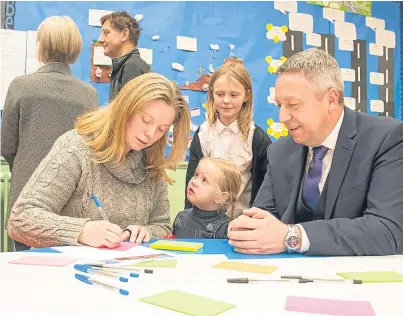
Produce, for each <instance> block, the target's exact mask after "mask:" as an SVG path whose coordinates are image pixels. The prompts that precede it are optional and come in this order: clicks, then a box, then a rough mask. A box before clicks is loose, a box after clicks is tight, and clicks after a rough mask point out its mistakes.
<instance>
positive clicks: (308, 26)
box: [289, 13, 313, 33]
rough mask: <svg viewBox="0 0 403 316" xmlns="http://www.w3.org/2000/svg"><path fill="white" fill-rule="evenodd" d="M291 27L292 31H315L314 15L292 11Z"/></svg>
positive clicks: (290, 17)
mask: <svg viewBox="0 0 403 316" xmlns="http://www.w3.org/2000/svg"><path fill="white" fill-rule="evenodd" d="M289 28H290V30H292V31H300V32H305V33H312V32H313V17H312V15H310V14H304V13H290V16H289Z"/></svg>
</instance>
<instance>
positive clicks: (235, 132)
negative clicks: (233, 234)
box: [199, 119, 256, 218]
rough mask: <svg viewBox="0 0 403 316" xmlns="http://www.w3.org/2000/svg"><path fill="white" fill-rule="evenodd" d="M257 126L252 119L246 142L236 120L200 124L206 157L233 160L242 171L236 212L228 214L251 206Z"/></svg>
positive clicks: (240, 211) (202, 145) (201, 143)
mask: <svg viewBox="0 0 403 316" xmlns="http://www.w3.org/2000/svg"><path fill="white" fill-rule="evenodd" d="M255 129H256V126H255V123H254V122H253V121H252V123H251V126H250V129H249V135H248V139H247V140H246V142H245V141H244V140H243V139H242V133H241V131H240V130H239V127H238V121H237V120H235V121H234V122H232V123H231V124H230V125H228V126H225V125H223V124H222V123H221V121H220V120H219V119H217V120H216V121H215V122H214V123H213V124H212V125H211V126H210V124H209V123H208V122H204V123H203V124H202V125H201V126H200V131H199V139H200V146H201V149H202V152H203V155H204V157H216V158H222V159H226V160H230V161H232V162H233V163H234V164H235V165H236V166H237V168H238V169H239V170H240V171H241V175H242V183H241V189H240V191H239V195H238V198H237V200H236V202H235V206H234V212H233V213H232V214H227V215H228V216H229V217H231V218H236V217H238V216H239V215H241V214H242V211H243V210H245V209H248V208H249V202H250V198H251V194H252V174H251V172H250V171H251V167H252V158H253V152H252V141H253V134H254V132H255Z"/></svg>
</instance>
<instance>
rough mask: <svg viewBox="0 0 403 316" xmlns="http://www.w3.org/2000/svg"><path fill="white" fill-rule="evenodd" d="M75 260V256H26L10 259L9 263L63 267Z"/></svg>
mask: <svg viewBox="0 0 403 316" xmlns="http://www.w3.org/2000/svg"><path fill="white" fill-rule="evenodd" d="M76 260H77V259H76V258H68V257H53V256H52V257H45V256H43V257H42V256H26V257H20V258H18V259H15V260H13V261H10V262H9V263H11V264H26V265H34V266H53V267H65V266H67V265H68V264H70V263H72V262H74V261H76Z"/></svg>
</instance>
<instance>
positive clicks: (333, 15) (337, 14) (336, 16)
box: [323, 8, 344, 23]
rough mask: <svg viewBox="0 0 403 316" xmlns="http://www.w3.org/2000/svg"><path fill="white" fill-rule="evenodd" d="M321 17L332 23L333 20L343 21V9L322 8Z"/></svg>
mask: <svg viewBox="0 0 403 316" xmlns="http://www.w3.org/2000/svg"><path fill="white" fill-rule="evenodd" d="M323 17H324V18H325V19H326V20H329V21H330V22H332V23H334V21H344V11H341V10H337V9H333V8H323Z"/></svg>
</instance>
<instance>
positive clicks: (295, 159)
mask: <svg viewBox="0 0 403 316" xmlns="http://www.w3.org/2000/svg"><path fill="white" fill-rule="evenodd" d="M307 152H308V147H306V146H303V145H298V148H297V150H296V151H294V152H293V153H292V154H291V155H290V159H289V160H288V161H289V162H288V165H287V169H288V171H287V182H288V183H289V189H288V192H290V195H289V199H288V201H289V202H288V207H287V209H286V210H285V212H284V214H283V216H282V217H281V221H282V222H284V223H289V224H292V223H294V218H295V209H296V205H297V199H298V193H299V188H300V185H301V179H302V175H303V174H304V170H305V164H306V156H307ZM301 162H302V163H301Z"/></svg>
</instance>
